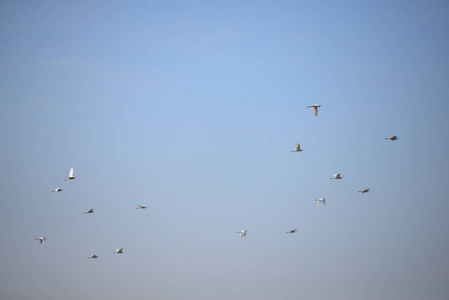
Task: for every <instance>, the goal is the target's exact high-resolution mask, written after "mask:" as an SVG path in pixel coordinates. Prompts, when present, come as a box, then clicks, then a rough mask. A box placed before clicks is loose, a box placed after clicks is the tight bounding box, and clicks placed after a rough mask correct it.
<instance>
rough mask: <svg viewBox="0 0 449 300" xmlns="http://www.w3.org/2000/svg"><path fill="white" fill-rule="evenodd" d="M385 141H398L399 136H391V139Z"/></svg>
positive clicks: (387, 138)
mask: <svg viewBox="0 0 449 300" xmlns="http://www.w3.org/2000/svg"><path fill="white" fill-rule="evenodd" d="M385 139H386V140H390V141H396V140H398V139H399V138H398V137H397V136H395V135H393V136H390V137H386V138H385Z"/></svg>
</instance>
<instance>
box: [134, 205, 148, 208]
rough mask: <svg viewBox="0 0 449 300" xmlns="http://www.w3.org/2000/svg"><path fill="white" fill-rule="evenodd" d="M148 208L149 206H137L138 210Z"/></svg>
mask: <svg viewBox="0 0 449 300" xmlns="http://www.w3.org/2000/svg"><path fill="white" fill-rule="evenodd" d="M147 207H148V206H142V205H137V207H136V209H145V208H147Z"/></svg>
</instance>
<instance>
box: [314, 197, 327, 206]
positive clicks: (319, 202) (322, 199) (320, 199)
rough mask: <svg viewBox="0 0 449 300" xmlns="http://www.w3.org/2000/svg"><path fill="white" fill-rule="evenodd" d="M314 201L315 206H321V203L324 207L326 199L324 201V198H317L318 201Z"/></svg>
mask: <svg viewBox="0 0 449 300" xmlns="http://www.w3.org/2000/svg"><path fill="white" fill-rule="evenodd" d="M315 201H316V204H318V205H321V203H323V205H326V199H324V198H319V199H316V200H315Z"/></svg>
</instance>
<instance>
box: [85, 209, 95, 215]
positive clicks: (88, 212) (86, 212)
mask: <svg viewBox="0 0 449 300" xmlns="http://www.w3.org/2000/svg"><path fill="white" fill-rule="evenodd" d="M93 212H94V209H93V208H91V209H89V210H88V211H85V212H84V213H85V214H91V213H93Z"/></svg>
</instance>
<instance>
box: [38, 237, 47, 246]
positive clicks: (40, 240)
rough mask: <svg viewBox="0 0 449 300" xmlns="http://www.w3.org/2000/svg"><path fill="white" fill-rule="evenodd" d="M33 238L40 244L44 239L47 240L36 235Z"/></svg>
mask: <svg viewBox="0 0 449 300" xmlns="http://www.w3.org/2000/svg"><path fill="white" fill-rule="evenodd" d="M35 240H37V241H39V244H42V242H43V241H45V240H47V238H44V237H38V238H35Z"/></svg>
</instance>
